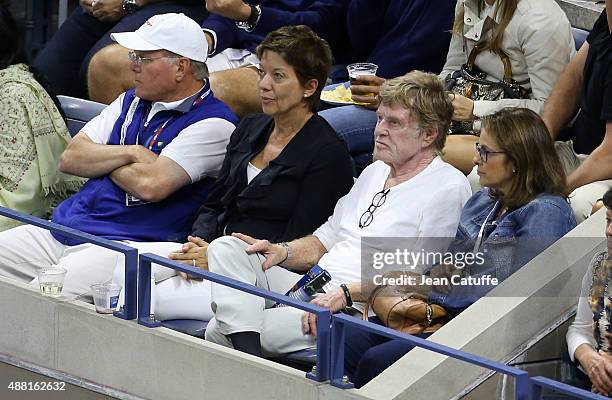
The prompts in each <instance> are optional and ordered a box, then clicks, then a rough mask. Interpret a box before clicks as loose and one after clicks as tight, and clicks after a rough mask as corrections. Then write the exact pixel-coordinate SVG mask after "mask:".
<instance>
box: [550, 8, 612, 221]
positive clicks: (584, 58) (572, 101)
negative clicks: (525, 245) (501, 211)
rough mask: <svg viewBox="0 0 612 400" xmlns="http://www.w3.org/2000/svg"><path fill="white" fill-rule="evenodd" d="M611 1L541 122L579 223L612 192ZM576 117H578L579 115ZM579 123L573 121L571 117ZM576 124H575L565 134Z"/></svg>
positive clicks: (557, 87)
mask: <svg viewBox="0 0 612 400" xmlns="http://www.w3.org/2000/svg"><path fill="white" fill-rule="evenodd" d="M610 10H612V0H607V1H606V9H605V10H603V12H602V13H601V15H600V16H599V19H598V20H597V22H595V25H594V26H593V30H592V31H591V33H590V34H589V36H588V37H587V40H586V42H585V43H584V44H583V45H582V47H581V48H580V51H579V52H578V54H577V55H576V57H574V58H573V59H572V61H571V62H570V64H569V65H568V66H567V68H566V69H565V70H564V71H563V73H562V74H561V76H560V77H559V80H558V81H557V83H556V85H555V87H554V89H553V92H552V93H551V96H550V98H549V100H548V102H547V103H546V107H545V108H544V114H543V118H544V121H545V122H546V125H547V126H548V129H549V130H550V134H551V135H552V137H553V138H559V139H561V140H566V139H572V141H571V142H569V141H568V142H557V148H558V151H559V155H560V157H561V160H562V161H563V164H564V167H565V169H566V171H567V173H568V175H569V176H568V178H567V186H568V191H569V192H572V193H571V195H570V199H571V202H572V208H573V209H574V212H575V214H576V218H577V219H578V221H579V222H582V221H584V220H585V219H586V218H588V216H589V215H590V212H591V208H592V206H593V204H594V203H595V201H596V200H597V199H599V198H601V196H602V194H603V193H604V192H606V191H607V190H608V189H610V188H611V187H612V68H610V65H612V36H610V31H611V27H612V16H609V14H608V13H609V12H610ZM576 112H578V115H577V116H576ZM574 116H576V118H575V119H574V120H573V121H572V118H573V117H574ZM570 121H572V125H571V126H570V127H569V128H568V129H566V130H565V131H564V132H562V130H563V129H564V128H565V127H566V126H567V125H568V124H569V123H570Z"/></svg>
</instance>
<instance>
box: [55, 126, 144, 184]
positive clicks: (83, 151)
mask: <svg viewBox="0 0 612 400" xmlns="http://www.w3.org/2000/svg"><path fill="white" fill-rule="evenodd" d="M134 147H142V146H113V145H106V144H98V143H94V142H93V141H92V140H91V139H90V138H89V137H88V136H87V135H86V134H85V133H83V132H79V133H78V134H77V135H76V136H75V137H74V138H73V139H72V140H71V141H70V143H69V144H68V146H67V147H66V150H64V152H63V153H62V155H61V157H60V162H59V169H60V171H62V172H64V173H67V174H72V175H77V176H82V177H85V178H97V177H99V176H102V175H106V174H109V173H110V172H112V171H114V170H115V169H117V168H119V167H122V166H124V165H127V164H130V163H132V162H134V161H135V156H136V155H137V154H135V153H137V149H134Z"/></svg>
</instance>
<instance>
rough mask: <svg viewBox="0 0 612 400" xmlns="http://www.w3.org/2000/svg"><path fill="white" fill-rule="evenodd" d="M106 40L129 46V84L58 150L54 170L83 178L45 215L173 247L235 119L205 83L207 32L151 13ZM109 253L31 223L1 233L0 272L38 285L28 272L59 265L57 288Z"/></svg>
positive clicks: (132, 241)
mask: <svg viewBox="0 0 612 400" xmlns="http://www.w3.org/2000/svg"><path fill="white" fill-rule="evenodd" d="M112 36H113V39H114V40H116V41H117V42H119V43H120V44H122V45H124V46H126V47H128V48H129V49H131V52H130V53H129V59H130V62H131V70H132V72H133V73H134V82H135V88H134V89H130V90H128V91H126V92H125V93H123V94H121V95H120V96H119V97H118V98H117V99H116V100H115V101H113V102H112V103H111V104H110V105H109V106H108V107H106V108H105V109H104V110H103V111H102V113H101V114H100V115H98V116H97V117H94V118H93V119H92V120H91V121H89V122H88V123H87V124H86V125H85V126H84V127H83V128H82V130H81V131H80V132H79V133H78V134H77V135H76V136H75V137H74V138H73V139H72V141H71V142H70V144H69V145H68V147H67V148H66V150H65V151H64V153H63V154H62V156H61V160H60V166H59V168H60V170H62V171H63V172H66V173H69V174H72V175H77V176H82V177H87V178H89V180H88V181H87V183H86V184H85V185H83V187H82V188H81V190H80V191H79V192H78V193H76V194H75V195H73V196H71V197H69V198H68V199H66V200H65V201H64V202H62V203H60V204H59V205H58V206H57V207H56V208H55V211H54V213H53V217H52V220H53V222H56V223H59V224H61V225H64V226H68V227H71V228H75V229H78V230H81V231H83V232H87V233H90V234H93V235H97V236H100V237H104V238H106V239H110V240H121V241H124V242H127V243H128V244H129V245H132V246H134V247H139V244H140V243H141V242H176V243H166V246H165V248H161V247H158V249H159V252H161V253H158V254H161V255H164V256H165V255H167V254H168V253H170V252H172V251H175V250H177V249H180V248H181V243H182V242H183V241H184V238H185V237H186V236H187V235H188V234H189V233H190V232H191V224H192V223H193V219H194V217H195V215H197V210H198V208H199V207H200V205H201V204H202V203H203V202H204V199H205V198H206V197H207V195H208V192H209V190H210V186H211V183H212V181H213V180H214V178H216V176H217V175H218V173H219V170H220V169H221V163H222V162H223V158H224V155H225V149H226V146H227V144H228V142H229V137H230V135H231V133H232V132H233V131H234V128H235V125H236V124H237V122H238V118H237V117H236V116H235V115H234V113H233V112H232V111H231V110H230V109H229V108H228V107H227V105H225V103H223V102H221V101H220V100H218V99H216V98H215V97H214V96H213V94H212V91H211V90H210V85H209V83H208V79H207V76H208V71H207V69H206V64H204V61H205V60H206V53H207V49H206V40H205V39H204V34H203V33H202V30H201V29H200V27H199V26H198V24H197V23H195V22H193V21H192V20H191V19H189V18H188V17H186V16H185V15H183V14H163V15H157V16H154V17H152V18H150V19H149V20H148V21H147V22H145V23H144V24H143V25H142V26H141V27H140V28H139V29H138V30H136V31H135V32H125V33H115V34H113V35H112ZM117 254H118V253H115V252H112V251H110V250H106V249H104V248H101V247H98V246H94V245H91V244H87V243H82V242H80V241H78V240H75V239H72V238H68V237H64V236H62V235H57V234H55V233H53V234H52V233H50V232H49V231H47V230H44V229H42V228H38V227H35V226H32V225H25V226H20V227H17V228H13V229H9V230H7V231H4V232H2V233H1V234H0V275H1V276H7V277H12V278H15V279H19V280H22V281H24V282H30V283H32V284H37V282H36V279H35V277H36V276H37V271H38V270H39V269H40V268H42V267H45V266H51V265H59V266H62V267H65V268H66V269H67V270H68V273H67V275H66V280H65V282H64V290H63V293H64V294H66V295H68V296H70V295H77V294H80V293H85V292H87V291H88V290H89V286H90V285H91V284H93V283H96V282H107V281H109V280H110V279H111V278H112V275H113V271H114V269H115V266H116V265H117V262H118V259H117Z"/></svg>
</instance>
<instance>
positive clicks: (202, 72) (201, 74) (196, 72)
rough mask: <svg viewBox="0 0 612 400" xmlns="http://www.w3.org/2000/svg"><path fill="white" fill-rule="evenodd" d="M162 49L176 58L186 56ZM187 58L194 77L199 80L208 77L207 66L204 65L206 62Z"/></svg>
mask: <svg viewBox="0 0 612 400" xmlns="http://www.w3.org/2000/svg"><path fill="white" fill-rule="evenodd" d="M164 51H165V52H166V54H168V55H170V56H173V57H176V58H187V57H183V56H181V55H180V54H176V53H173V52H171V51H168V50H164ZM188 60H189V65H191V74H192V75H193V77H194V78H196V79H197V80H199V81H203V80H204V79H206V78H208V66H207V65H206V63H203V62H200V61H195V60H192V59H191V58H188Z"/></svg>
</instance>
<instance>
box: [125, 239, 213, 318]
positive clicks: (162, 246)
mask: <svg viewBox="0 0 612 400" xmlns="http://www.w3.org/2000/svg"><path fill="white" fill-rule="evenodd" d="M127 244H128V245H129V246H130V247H134V248H136V249H138V253H139V254H143V253H153V254H156V255H158V256H162V257H167V256H168V254H170V253H172V252H175V251H179V250H180V249H181V247H182V244H181V243H174V242H132V241H129V242H127ZM124 273H125V268H124V264H123V257H120V258H119V259H118V260H117V263H116V265H115V268H114V274H113V281H114V282H116V283H119V284H120V285H123V282H124V276H125V275H124ZM119 303H120V304H123V292H122V296H121V298H120V299H119ZM151 313H153V314H155V318H156V319H158V320H160V321H165V320H168V319H200V320H204V321H208V320H209V319H211V318H212V317H213V312H212V310H211V308H210V282H209V281H197V280H185V279H183V278H181V277H180V276H178V275H177V274H176V271H175V270H173V269H171V268H167V267H162V266H161V265H158V264H152V265H151Z"/></svg>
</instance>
